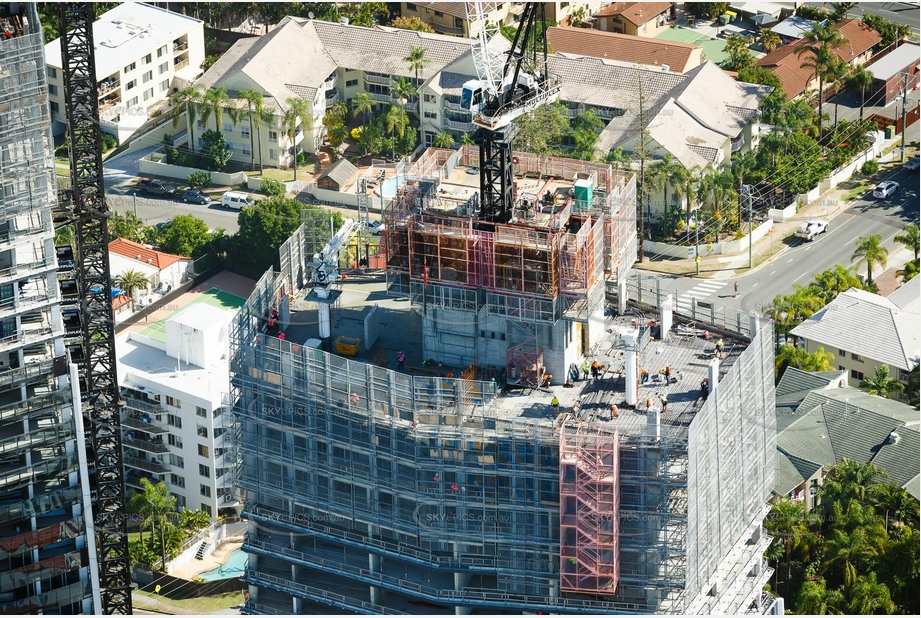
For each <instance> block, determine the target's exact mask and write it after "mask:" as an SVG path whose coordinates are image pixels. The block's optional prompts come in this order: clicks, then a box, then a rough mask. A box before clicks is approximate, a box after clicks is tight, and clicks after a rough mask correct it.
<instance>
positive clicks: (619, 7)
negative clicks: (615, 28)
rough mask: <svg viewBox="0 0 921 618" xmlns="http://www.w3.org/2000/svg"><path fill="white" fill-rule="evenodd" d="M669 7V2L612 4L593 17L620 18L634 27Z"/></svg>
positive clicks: (653, 17)
mask: <svg viewBox="0 0 921 618" xmlns="http://www.w3.org/2000/svg"><path fill="white" fill-rule="evenodd" d="M671 6H672V3H671V2H614V3H612V4H611V5H610V6H607V7H605V8H603V9H601V10H600V11H598V12H597V13H595V17H616V16H620V17H623V18H624V19H626V20H627V21H629V22H630V23H632V24H634V25H637V26H642V25H643V24H645V23H646V22H648V21H650V20H651V19H655V18H656V16H658V15H661V14H662V12H663V11H667V10H668V9H670V8H671Z"/></svg>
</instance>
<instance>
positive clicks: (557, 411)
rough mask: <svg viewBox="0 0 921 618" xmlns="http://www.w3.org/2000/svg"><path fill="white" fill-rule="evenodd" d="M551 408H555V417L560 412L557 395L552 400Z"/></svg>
mask: <svg viewBox="0 0 921 618" xmlns="http://www.w3.org/2000/svg"><path fill="white" fill-rule="evenodd" d="M550 407H551V408H553V415H554V416H556V415H557V414H558V413H559V411H560V400H559V399H557V398H556V395H554V396H553V399H551V400H550Z"/></svg>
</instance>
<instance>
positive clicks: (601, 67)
mask: <svg viewBox="0 0 921 618" xmlns="http://www.w3.org/2000/svg"><path fill="white" fill-rule="evenodd" d="M549 64H550V72H551V73H552V74H554V75H556V76H558V77H559V78H560V80H561V81H562V88H561V92H560V98H561V99H563V100H564V101H572V102H578V103H585V104H588V105H601V106H606V107H616V108H619V109H628V110H632V109H638V107H637V106H638V103H637V93H638V92H639V84H640V82H642V85H643V96H644V98H645V99H646V107H647V109H648V108H651V107H653V106H655V105H658V104H660V103H661V101H662V99H663V98H665V97H666V96H668V95H669V93H670V92H671V91H672V90H673V89H674V88H676V87H677V86H679V85H680V84H682V83H684V81H685V80H686V79H687V75H682V74H680V73H669V72H667V71H659V70H652V69H648V68H643V67H639V66H634V65H629V64H626V63H623V62H615V61H613V60H602V59H601V58H590V57H566V56H562V55H560V54H553V55H552V56H550V58H549Z"/></svg>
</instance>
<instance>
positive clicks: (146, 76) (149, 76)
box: [144, 71, 153, 84]
mask: <svg viewBox="0 0 921 618" xmlns="http://www.w3.org/2000/svg"><path fill="white" fill-rule="evenodd" d="M152 79H153V71H147V72H146V73H144V83H145V84H146V83H147V82H149V81H150V80H152Z"/></svg>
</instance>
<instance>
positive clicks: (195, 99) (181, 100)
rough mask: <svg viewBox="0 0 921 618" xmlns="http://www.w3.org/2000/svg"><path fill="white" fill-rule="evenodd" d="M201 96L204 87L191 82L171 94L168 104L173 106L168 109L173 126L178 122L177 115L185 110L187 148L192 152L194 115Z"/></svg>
mask: <svg viewBox="0 0 921 618" xmlns="http://www.w3.org/2000/svg"><path fill="white" fill-rule="evenodd" d="M203 98H204V89H203V88H202V87H201V86H200V85H199V84H193V85H191V86H186V87H185V88H183V89H182V90H180V91H179V92H177V93H175V94H173V95H172V96H171V97H170V99H169V100H170V104H172V106H173V108H172V110H170V115H171V116H172V118H173V126H174V127H175V126H176V125H177V124H179V117H180V116H181V115H182V112H183V110H185V113H186V123H187V126H188V130H189V150H191V151H192V152H195V139H194V138H195V135H194V125H195V116H196V112H197V111H198V108H199V106H200V105H201V103H202V99H203Z"/></svg>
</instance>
